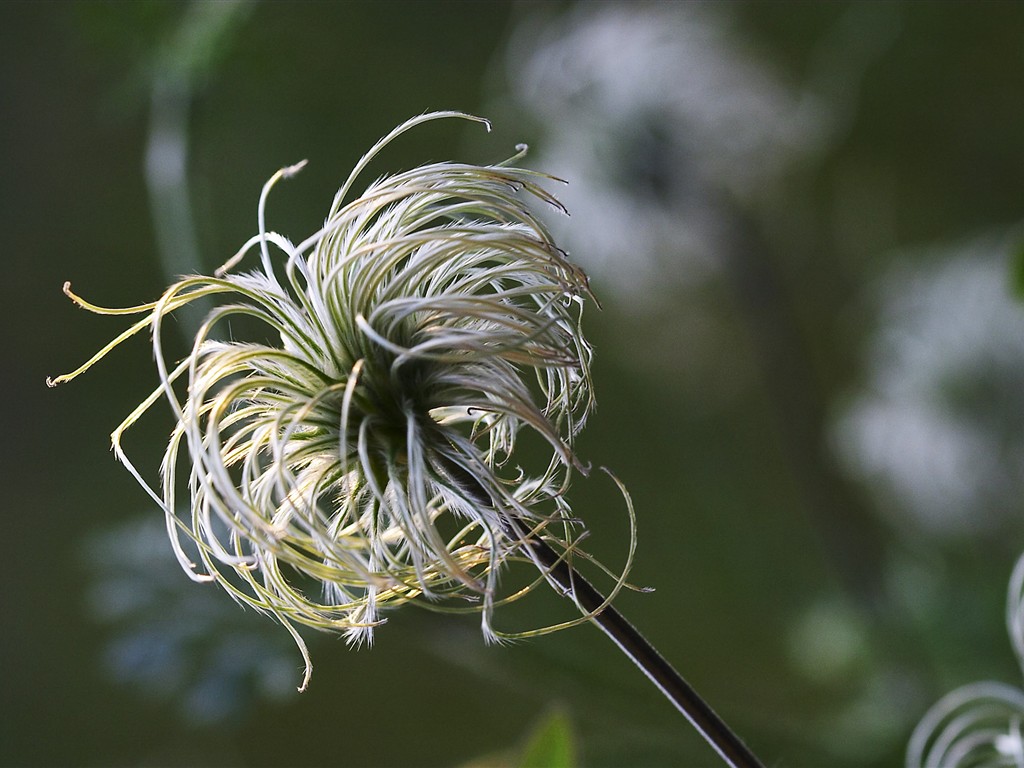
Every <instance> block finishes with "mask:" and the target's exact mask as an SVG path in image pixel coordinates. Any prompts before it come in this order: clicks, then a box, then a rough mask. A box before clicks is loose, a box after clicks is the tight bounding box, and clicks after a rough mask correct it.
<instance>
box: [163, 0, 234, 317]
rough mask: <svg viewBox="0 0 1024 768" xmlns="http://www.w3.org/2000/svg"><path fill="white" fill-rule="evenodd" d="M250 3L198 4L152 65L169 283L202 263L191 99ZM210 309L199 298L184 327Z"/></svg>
mask: <svg viewBox="0 0 1024 768" xmlns="http://www.w3.org/2000/svg"><path fill="white" fill-rule="evenodd" d="M249 7H250V6H249V4H248V3H245V2H241V1H240V0H225V1H224V2H217V3H204V2H196V3H193V4H192V5H190V6H188V8H187V9H186V11H185V13H184V17H183V18H182V19H181V21H180V23H179V25H178V27H177V28H176V29H175V31H174V34H173V35H171V36H170V39H169V40H168V41H167V43H166V44H165V46H164V47H163V48H162V49H160V50H159V51H158V53H157V54H156V56H155V57H154V61H153V63H152V72H151V74H150V82H151V86H150V110H149V138H148V141H147V143H146V160H145V174H146V187H147V189H148V191H149V201H150V213H151V216H152V219H153V227H154V230H155V231H156V239H157V252H158V254H159V259H160V266H161V269H162V271H163V273H164V276H165V278H166V279H167V281H168V282H173V281H174V280H176V279H178V277H179V276H181V275H185V274H191V273H193V272H196V271H198V270H199V269H200V266H201V262H202V259H201V256H200V248H199V243H198V238H197V236H196V228H195V221H194V217H193V215H192V204H191V201H190V197H189V180H188V159H189V117H190V114H191V105H192V100H193V98H194V96H195V93H196V92H197V90H199V87H200V83H201V81H202V80H203V78H205V77H208V76H209V74H210V73H211V72H212V70H213V68H214V66H215V65H216V63H217V62H218V61H219V59H220V58H222V57H223V56H224V55H225V53H226V50H227V48H228V45H227V42H228V37H229V33H231V32H232V31H233V30H234V29H236V28H237V26H238V25H239V24H240V22H241V21H242V20H243V18H244V16H245V15H246V14H247V13H248V11H249ZM206 310H207V306H206V305H205V304H203V303H201V302H198V301H197V302H195V303H194V304H193V305H191V306H189V307H186V308H185V309H184V310H182V313H181V315H182V317H183V326H182V327H183V330H185V331H186V333H187V331H188V328H189V327H192V326H195V325H198V323H199V320H200V318H201V317H203V316H204V315H205V314H206Z"/></svg>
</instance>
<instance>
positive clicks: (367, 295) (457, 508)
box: [50, 112, 635, 687]
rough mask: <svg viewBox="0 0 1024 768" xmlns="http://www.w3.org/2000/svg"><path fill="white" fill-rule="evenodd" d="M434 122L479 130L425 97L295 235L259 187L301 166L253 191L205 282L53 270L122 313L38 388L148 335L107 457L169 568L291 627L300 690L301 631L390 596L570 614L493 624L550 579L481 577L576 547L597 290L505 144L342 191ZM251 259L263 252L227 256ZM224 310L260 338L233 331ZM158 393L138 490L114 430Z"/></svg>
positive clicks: (487, 611) (379, 608) (352, 629)
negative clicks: (176, 331)
mask: <svg viewBox="0 0 1024 768" xmlns="http://www.w3.org/2000/svg"><path fill="white" fill-rule="evenodd" d="M447 117H459V118H464V119H469V120H476V121H479V122H484V123H486V121H483V120H482V119H481V118H476V117H472V116H470V115H465V114H462V113H457V112H435V113H430V114H425V115H421V116H419V117H416V118H413V119H411V120H409V121H407V122H405V123H404V124H402V125H400V126H399V127H398V128H396V129H395V130H394V131H392V132H391V133H390V134H388V135H387V136H385V137H384V138H383V139H381V141H379V142H378V143H377V144H376V145H375V146H374V147H373V148H372V149H371V150H370V151H369V152H368V153H367V154H366V155H365V156H364V157H363V158H362V159H361V160H360V161H359V163H358V164H357V165H356V166H355V168H354V169H353V171H352V173H351V174H350V175H349V177H348V179H347V180H346V181H345V183H344V184H343V186H342V187H341V189H340V190H339V191H338V193H337V195H336V196H335V197H334V200H333V203H332V204H331V206H330V208H329V210H328V212H327V216H326V219H325V222H324V224H323V226H322V227H321V228H320V229H319V230H317V231H316V232H314V233H313V234H312V235H310V236H309V237H307V238H305V239H304V240H302V241H300V242H298V243H295V242H293V241H292V240H289V239H288V238H286V237H285V236H283V235H281V234H278V233H276V232H273V231H270V230H268V229H267V227H266V216H265V211H266V202H267V197H268V194H269V192H270V191H271V189H272V188H273V187H274V185H275V184H276V183H277V182H278V181H280V180H281V179H284V178H287V177H289V176H293V175H294V174H295V173H297V172H298V171H299V170H300V169H301V167H302V166H303V165H304V163H299V164H297V165H293V166H290V167H288V168H284V169H282V170H280V171H278V172H277V173H276V174H274V176H273V177H271V179H270V180H269V181H268V182H267V183H266V185H265V186H264V188H263V192H262V194H261V196H260V198H259V206H258V217H257V218H258V232H257V234H256V235H254V236H253V237H252V238H251V239H250V240H249V241H248V242H246V243H245V244H244V245H243V247H242V248H241V249H240V250H239V252H238V253H237V254H236V255H235V256H234V257H232V258H231V259H230V260H228V262H227V263H225V264H224V265H223V266H222V267H221V268H220V269H218V270H217V271H216V272H215V273H214V274H213V275H212V276H201V275H197V276H190V277H185V278H183V279H181V280H179V281H178V282H176V283H175V284H173V285H172V286H170V287H169V288H168V289H167V290H166V292H165V293H164V294H163V295H162V296H161V297H160V299H159V300H158V301H155V302H153V303H150V304H144V305H140V306H135V307H129V308H126V309H109V308H104V307H99V306H97V305H95V304H92V303H90V302H88V301H86V300H85V299H83V298H81V297H79V296H78V295H76V294H75V293H73V292H72V290H71V288H70V286H69V285H66V286H65V293H66V294H67V295H68V296H69V297H70V298H71V299H72V300H73V301H74V302H75V303H76V304H78V305H79V306H81V307H83V308H85V309H88V310H90V311H92V312H96V313H100V314H124V315H137V316H138V319H137V320H136V321H135V322H134V323H133V324H132V325H131V326H129V327H128V328H127V329H126V330H125V331H123V332H122V333H121V334H120V335H119V336H117V337H116V338H115V339H114V340H113V341H111V342H110V343H109V344H108V345H107V346H105V347H103V348H102V349H101V350H100V351H99V352H98V353H97V354H96V355H95V356H94V357H93V358H92V359H91V360H89V361H88V362H87V363H86V364H85V365H83V366H82V367H80V368H79V369H77V370H75V371H73V372H71V373H69V374H66V375H64V376H60V377H57V378H56V379H54V380H52V381H51V382H50V383H51V384H56V383H60V382H62V381H67V380H70V379H73V378H75V377H76V376H78V375H79V374H80V373H82V372H84V371H85V370H87V369H88V368H90V367H91V366H92V365H93V364H94V363H95V362H97V361H98V360H99V359H101V358H102V357H104V356H105V355H106V354H108V353H109V352H110V351H111V350H112V349H113V348H114V347H116V346H117V345H119V344H120V343H121V342H123V341H125V340H127V339H128V338H130V337H132V336H134V335H136V334H138V333H141V332H143V331H149V332H150V333H151V336H152V345H153V352H154V355H155V360H156V368H157V373H158V375H159V379H160V383H159V386H158V387H157V388H156V390H154V391H153V392H152V393H151V394H150V395H149V396H148V397H146V398H145V399H144V400H143V401H142V402H141V403H140V404H139V405H138V406H137V407H136V408H135V409H134V410H133V411H132V412H131V413H130V414H129V415H128V417H127V418H126V419H125V420H124V421H123V422H122V423H121V424H120V425H119V426H118V427H117V429H116V430H115V431H114V433H113V435H112V441H113V447H114V451H115V453H116V455H117V457H118V459H119V460H120V461H121V462H123V463H124V465H125V466H126V467H127V468H128V470H129V471H130V472H131V473H132V475H133V476H134V477H135V478H136V479H137V480H138V481H139V483H141V484H142V486H143V488H145V489H146V490H147V492H148V493H149V494H150V496H151V497H152V498H153V499H154V500H155V502H156V503H157V504H159V505H160V507H161V508H162V509H163V511H164V514H165V515H166V519H167V528H168V532H169V534H170V539H171V543H172V546H173V548H174V552H175V554H176V555H177V558H178V560H179V562H180V563H181V565H182V567H183V568H184V569H185V570H186V572H187V573H189V574H190V575H191V576H192V578H194V579H196V580H197V581H212V582H215V583H217V584H218V585H220V586H221V587H223V588H224V589H225V590H226V591H227V592H228V593H229V594H230V595H231V596H232V597H233V598H234V599H235V600H237V601H239V602H241V603H243V604H246V605H250V606H253V607H255V608H256V609H258V610H260V611H262V612H264V613H267V614H270V615H272V616H273V617H275V618H276V619H277V620H279V621H280V622H281V623H282V624H283V625H284V626H285V627H286V628H288V630H289V631H290V632H291V633H292V635H293V637H294V638H295V640H296V642H297V643H298V645H299V647H300V649H301V650H302V653H303V657H304V659H305V661H306V675H305V678H304V680H303V684H302V687H305V685H306V683H307V682H308V679H309V674H310V669H311V666H310V661H309V655H308V652H307V650H306V647H305V644H304V642H303V640H302V638H301V637H300V635H299V634H298V632H297V630H296V625H306V626H310V627H314V628H317V629H321V630H329V631H336V632H341V633H344V634H345V636H346V637H347V638H348V640H349V641H350V642H351V643H354V644H359V643H370V642H371V641H372V639H373V633H374V630H375V628H376V627H378V626H380V625H381V624H382V623H384V621H385V617H384V615H383V612H384V611H385V610H386V609H387V608H390V607H392V606H396V605H399V604H403V603H415V604H418V605H422V606H424V607H428V608H431V609H434V610H442V611H453V612H461V611H478V612H479V613H480V615H481V623H482V629H483V634H484V637H485V639H486V640H488V641H500V640H502V639H507V638H512V637H520V636H525V635H530V634H538V633H541V632H545V631H550V630H552V629H557V628H560V627H562V626H567V625H570V624H573V623H578V622H580V621H583V620H586V618H587V617H586V616H583V617H577V618H576V619H575V620H572V621H567V622H563V623H562V624H559V625H557V626H556V627H548V628H544V629H540V630H531V631H528V632H520V633H505V632H500V631H498V630H497V629H495V628H494V626H493V625H492V619H493V615H494V610H495V608H496V607H497V606H499V605H501V604H502V603H504V602H508V601H511V600H513V599H517V598H518V597H521V596H522V595H523V594H525V593H527V592H528V591H530V589H532V588H533V587H535V586H537V585H538V584H541V583H543V582H544V580H545V573H544V569H543V568H541V570H540V572H539V573H537V574H535V576H536V578H534V579H533V580H532V581H531V583H530V585H529V586H527V587H526V588H519V589H517V590H516V591H514V592H512V593H511V594H508V595H501V594H500V593H499V574H500V572H501V570H502V568H503V567H504V566H506V564H509V563H512V562H530V559H531V558H530V557H529V547H528V546H526V545H527V544H528V543H529V541H530V540H542V541H544V542H545V543H546V544H547V545H549V546H551V547H553V548H555V549H556V550H557V551H558V552H561V553H563V554H562V556H563V557H566V558H568V557H571V556H573V555H574V554H576V555H580V554H582V553H580V552H579V550H578V549H577V546H576V545H577V542H578V541H579V539H580V537H581V535H582V534H583V532H584V529H583V526H582V524H581V523H580V521H579V520H578V519H577V518H576V517H575V516H574V515H573V514H572V510H571V509H570V507H569V505H568V502H567V501H566V498H565V492H566V490H567V489H568V487H569V484H570V480H571V478H572V475H573V473H574V472H575V471H579V470H585V467H584V466H583V465H582V464H581V462H580V461H579V460H578V459H577V458H576V456H575V454H574V452H573V447H572V446H573V440H574V438H575V437H576V435H577V434H578V433H579V431H580V429H581V428H582V427H583V425H584V424H585V422H586V420H587V417H588V415H589V414H590V412H591V410H592V408H593V405H594V400H593V392H592V385H591V373H590V364H591V354H592V352H591V347H590V345H589V344H588V343H587V341H586V339H585V338H584V336H583V334H582V332H581V330H580V317H581V312H582V308H583V305H584V303H585V302H586V301H587V300H591V299H592V296H591V293H590V290H589V288H588V285H587V279H586V277H585V275H584V274H583V273H582V272H581V271H580V270H579V269H578V268H577V267H576V266H574V265H573V264H572V263H570V262H569V261H568V259H567V258H566V255H565V254H564V253H563V252H562V251H561V250H559V248H558V247H557V246H556V245H555V243H554V242H553V241H552V239H551V237H550V235H549V234H548V231H547V229H546V228H545V226H544V225H543V224H542V223H541V221H540V220H539V219H538V218H537V217H536V216H535V214H534V213H533V212H532V210H531V202H533V203H535V202H540V203H543V204H546V205H550V206H554V207H555V208H559V209H560V208H561V206H560V204H559V203H558V201H557V200H556V199H555V197H554V196H552V195H551V194H550V193H549V192H547V191H546V190H545V189H543V188H542V186H541V183H542V182H544V181H545V180H550V177H546V176H544V175H542V174H539V173H536V172H533V171H529V170H524V169H520V168H516V167H513V166H512V165H511V162H513V161H516V160H518V159H519V158H520V157H521V154H522V152H521V151H520V153H519V154H518V155H517V156H516V157H514V158H512V160H511V161H507V162H506V163H502V164H499V165H493V166H478V165H469V164H459V163H435V164H431V165H425V166H422V167H418V168H414V169H412V170H409V171H405V172H402V173H397V174H394V175H390V176H384V177H382V178H380V179H379V180H377V181H375V182H373V183H372V184H370V185H369V186H368V187H367V188H366V190H365V191H364V192H363V193H362V194H361V195H359V196H357V197H354V198H352V199H350V198H351V193H352V189H353V185H354V183H355V181H356V179H357V177H358V176H360V175H361V174H362V172H363V170H364V169H365V167H366V165H367V164H368V163H369V162H370V161H371V160H372V159H373V158H374V157H375V156H376V155H377V154H378V153H379V152H380V151H381V150H382V149H383V148H384V147H385V146H386V145H387V144H388V143H389V142H391V141H392V140H393V139H394V138H396V137H397V136H399V135H400V134H402V133H404V132H405V131H407V130H409V129H411V128H413V127H415V126H417V125H419V124H421V123H424V122H426V121H429V120H435V119H438V118H447ZM523 149H524V148H523ZM253 253H254V254H256V255H258V264H257V265H256V266H255V268H252V269H250V270H248V271H244V270H242V269H241V266H242V265H243V263H244V261H245V259H246V257H247V256H249V254H253ZM200 299H202V300H203V301H205V302H211V301H212V302H213V304H214V308H213V309H212V310H211V311H210V312H209V314H208V315H207V316H206V318H205V320H204V322H203V323H202V325H201V327H200V328H199V329H198V331H197V332H196V334H195V337H194V339H193V340H192V343H191V348H190V350H189V352H188V354H187V355H186V356H185V357H184V359H182V360H180V361H173V360H169V359H168V357H167V355H166V354H165V350H164V341H163V332H164V324H165V320H166V319H167V318H168V317H169V316H171V315H172V314H173V313H174V312H175V311H177V310H178V309H180V308H182V307H184V306H186V305H187V304H190V303H191V302H194V301H197V300H200ZM238 318H246V320H247V322H248V323H250V324H251V323H252V322H253V321H254V322H255V323H257V324H259V325H262V326H263V327H264V328H265V331H266V332H265V333H263V334H261V336H260V338H259V339H258V340H240V339H231V334H230V333H229V332H228V323H229V322H230V321H231V320H232V319H238ZM246 327H249V326H246ZM268 338H269V339H271V341H269V342H268V341H267V340H266V339H268ZM229 339H230V340H229ZM161 399H163V400H165V401H166V402H167V403H169V404H170V406H171V409H172V412H173V416H174V426H173V429H172V431H171V434H170V439H169V442H168V445H167V449H166V452H165V454H164V457H163V461H162V463H161V466H160V478H159V481H157V482H150V481H148V480H146V479H145V478H144V477H143V474H142V473H141V472H140V471H139V470H138V469H137V468H136V467H135V465H134V464H133V463H132V461H131V460H130V459H129V457H128V456H127V454H126V453H125V451H124V450H123V448H122V437H123V435H124V433H125V431H126V430H128V429H129V428H130V427H131V426H132V425H134V424H135V423H136V422H137V421H138V420H139V418H141V417H142V415H143V414H145V413H146V412H147V411H149V410H150V409H151V407H152V406H153V405H154V404H155V403H156V402H157V401H159V400H161ZM524 430H525V431H526V432H530V433H533V434H535V435H536V436H538V437H539V438H540V439H541V441H542V444H543V445H545V446H546V447H547V458H546V459H544V460H543V461H542V462H541V464H540V465H539V466H538V467H537V469H536V470H534V471H527V470H525V469H523V468H521V467H519V466H518V465H517V464H516V463H515V462H513V461H512V458H513V454H514V452H515V450H516V441H517V439H518V438H520V437H521V436H522V435H523V434H524ZM627 501H628V500H627ZM627 506H628V505H627ZM630 520H631V521H632V510H631V509H630ZM634 541H635V538H634V537H632V536H631V543H630V560H631V557H632V548H633V542H634ZM533 564H534V565H537V563H533ZM628 564H629V561H627V566H626V569H625V570H624V572H623V574H622V576H621V577H619V578H618V580H617V581H616V589H615V591H617V590H618V588H619V587H621V586H622V584H623V583H624V578H625V571H628ZM613 594H614V592H613Z"/></svg>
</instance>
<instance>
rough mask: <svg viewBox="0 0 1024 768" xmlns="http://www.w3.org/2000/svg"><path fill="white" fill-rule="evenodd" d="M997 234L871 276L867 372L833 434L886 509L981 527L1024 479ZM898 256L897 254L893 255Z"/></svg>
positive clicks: (1009, 313)
mask: <svg viewBox="0 0 1024 768" xmlns="http://www.w3.org/2000/svg"><path fill="white" fill-rule="evenodd" d="M1007 250H1008V243H1007V242H1000V241H995V240H991V239H983V240H978V241H976V242H973V243H970V244H967V245H964V246H959V247H954V248H951V249H949V250H948V252H946V253H938V254H931V255H930V258H929V259H927V261H926V263H925V264H923V265H921V266H918V267H907V266H906V265H905V264H903V265H901V266H898V267H897V268H896V269H895V270H894V271H892V272H891V273H890V274H888V275H885V276H884V278H883V280H882V282H881V286H882V288H881V303H882V306H881V311H880V316H879V324H878V328H879V330H878V331H877V332H876V333H875V336H874V339H873V342H872V344H871V348H870V359H869V362H868V366H869V368H868V370H869V373H868V381H867V383H866V385H865V386H864V390H863V392H862V393H861V394H859V395H858V396H857V397H856V398H855V399H854V400H853V401H852V402H851V403H850V405H849V406H848V407H847V408H846V409H845V411H844V412H843V414H842V415H841V417H840V418H839V420H838V422H837V425H836V428H835V430H834V442H835V445H836V448H837V451H838V453H839V456H840V458H841V459H842V461H843V463H844V464H845V466H846V467H847V468H848V470H849V471H850V472H851V473H852V474H854V475H855V476H858V477H860V478H862V479H864V480H867V481H869V484H870V485H871V487H872V488H873V489H874V490H876V492H878V493H879V494H880V497H881V500H882V504H883V506H884V507H885V508H886V509H891V510H893V511H894V512H896V513H897V517H896V519H897V520H899V519H901V518H900V516H899V515H900V514H901V513H902V514H904V515H905V516H909V518H910V520H912V521H913V522H914V523H916V524H917V525H919V526H922V527H924V528H925V529H928V530H931V531H933V532H937V533H958V532H964V531H970V530H977V529H983V528H986V527H990V526H991V525H993V524H994V523H996V522H998V521H999V520H1002V519H1005V518H1006V516H1007V515H1008V514H1015V513H1017V512H1019V509H1020V503H1019V499H1020V493H1021V491H1022V490H1024V476H1022V468H1024V422H1022V420H1021V418H1020V417H1014V416H1010V417H1007V414H1021V413H1024V308H1022V307H1021V306H1020V304H1019V303H1018V302H1016V301H1015V300H1014V299H1013V298H1012V297H1011V296H1010V293H1009V290H1010V289H1009V284H1008V283H1009V280H1008V278H1009V270H1008V266H1007V260H1006V253H1007ZM897 263H899V262H897Z"/></svg>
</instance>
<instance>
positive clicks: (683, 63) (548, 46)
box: [505, 2, 826, 296]
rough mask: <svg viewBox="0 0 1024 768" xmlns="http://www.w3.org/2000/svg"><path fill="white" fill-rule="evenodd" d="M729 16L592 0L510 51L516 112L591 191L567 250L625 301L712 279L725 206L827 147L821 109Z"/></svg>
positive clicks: (565, 234)
mask: <svg viewBox="0 0 1024 768" xmlns="http://www.w3.org/2000/svg"><path fill="white" fill-rule="evenodd" d="M720 10H721V9H710V8H708V7H706V6H704V5H701V4H696V3H633V2H630V3H592V4H588V3H582V4H578V5H575V6H574V7H573V8H572V10H571V12H568V13H565V14H562V15H558V16H554V15H553V14H551V15H543V14H541V15H539V16H531V17H527V18H526V21H525V23H523V24H522V25H521V26H520V28H519V29H518V30H517V32H516V34H515V36H514V37H513V40H512V42H511V44H510V47H509V51H510V52H509V56H508V62H507V71H508V76H507V77H508V82H509V87H510V89H511V93H510V95H509V97H508V103H506V105H505V108H506V109H507V110H509V111H510V112H514V113H515V114H516V115H518V116H520V118H521V117H522V116H523V115H525V116H526V117H527V118H529V119H530V120H532V121H533V122H534V123H535V124H536V126H537V129H538V132H539V136H540V141H539V144H540V145H541V146H542V147H543V149H542V155H541V157H542V162H543V164H544V166H545V167H547V168H551V169H554V171H555V172H556V173H559V174H561V175H564V176H566V177H567V178H572V179H573V180H574V182H577V181H578V182H579V183H578V184H575V183H574V186H573V187H572V188H570V189H568V190H567V191H566V192H565V193H564V195H563V199H564V201H565V203H566V205H567V206H568V207H569V208H570V209H571V210H572V215H573V221H572V227H571V228H570V227H565V228H564V230H563V229H562V228H558V229H556V233H557V235H558V238H559V241H560V242H563V243H564V244H565V245H566V247H567V248H568V249H569V250H570V252H571V253H573V254H576V253H579V254H580V258H581V259H585V265H586V266H587V268H588V270H590V271H591V273H592V274H594V275H595V276H597V277H601V278H604V279H605V280H606V281H607V282H608V283H609V284H610V285H612V286H614V288H615V289H616V291H621V292H623V293H624V294H625V295H626V296H632V295H635V294H638V293H645V294H646V293H648V292H651V293H653V294H654V295H657V294H658V293H661V292H664V291H665V289H666V287H667V286H671V285H673V284H679V283H692V282H695V281H699V280H701V279H702V278H703V277H705V276H706V275H708V274H709V273H711V272H713V271H714V270H715V269H716V268H717V264H718V259H719V258H720V256H721V254H722V253H723V252H725V251H726V250H727V248H726V247H725V240H724V239H725V238H727V237H728V236H729V233H730V216H731V212H730V211H729V209H728V205H723V202H725V201H728V204H730V205H731V204H733V203H734V201H737V200H738V201H742V202H743V203H750V202H751V201H752V199H753V198H756V197H758V196H763V195H766V194H769V192H770V189H771V188H772V186H773V184H774V182H775V181H776V180H777V179H778V177H779V176H780V174H781V173H782V172H783V171H784V170H785V169H786V168H787V167H788V166H789V165H791V164H792V162H793V161H794V159H795V158H798V157H800V156H802V155H804V154H806V153H808V152H811V151H814V150H815V149H816V148H817V147H818V146H819V144H820V143H821V142H822V141H823V140H824V136H825V132H826V131H825V129H826V125H825V121H824V117H823V112H822V107H821V105H820V104H818V103H817V102H816V101H815V100H814V99H812V98H809V97H807V96H803V95H801V96H798V95H797V94H795V93H794V92H792V91H791V90H789V89H788V88H786V87H785V86H784V85H783V84H782V83H781V82H780V80H778V79H777V78H776V77H774V76H773V74H772V73H771V71H770V68H769V67H768V66H767V65H766V63H765V62H764V61H761V60H759V59H758V58H757V57H755V56H753V55H751V54H749V53H748V52H746V51H744V50H743V49H742V48H741V47H740V46H739V45H738V44H737V42H736V40H735V38H734V37H733V36H732V35H730V32H729V30H728V28H727V24H725V23H723V22H724V19H723V14H722V13H720ZM552 226H554V227H556V228H557V227H558V223H557V222H553V224H552Z"/></svg>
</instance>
